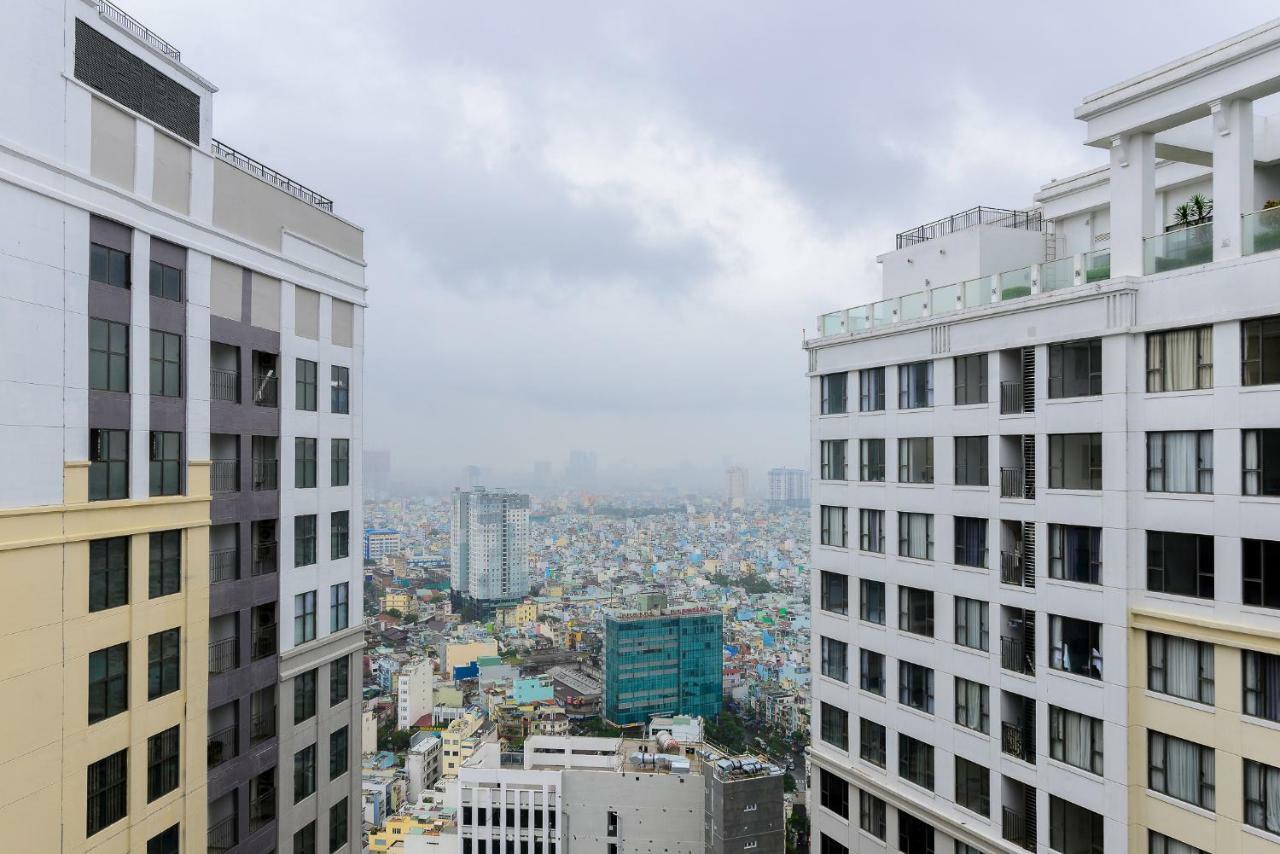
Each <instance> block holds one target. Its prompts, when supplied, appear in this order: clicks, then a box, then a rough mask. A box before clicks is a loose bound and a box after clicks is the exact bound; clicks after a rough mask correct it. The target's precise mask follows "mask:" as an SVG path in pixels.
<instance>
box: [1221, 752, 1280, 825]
mask: <svg viewBox="0 0 1280 854" xmlns="http://www.w3.org/2000/svg"><path fill="white" fill-rule="evenodd" d="M1201 749H1202V750H1205V749H1207V748H1201ZM1277 804H1280V768H1276V767H1274V766H1271V765H1264V764H1263V763H1261V762H1255V761H1254V760H1252V759H1246V760H1244V821H1245V824H1247V825H1249V826H1250V827H1257V828H1259V829H1261V830H1266V831H1270V832H1271V833H1280V807H1278V806H1277Z"/></svg>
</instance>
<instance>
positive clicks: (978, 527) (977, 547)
mask: <svg viewBox="0 0 1280 854" xmlns="http://www.w3.org/2000/svg"><path fill="white" fill-rule="evenodd" d="M956 563H958V564H959V565H960V566H978V567H983V566H986V565H987V520H986V519H973V518H970V517H968V516H957V517H956Z"/></svg>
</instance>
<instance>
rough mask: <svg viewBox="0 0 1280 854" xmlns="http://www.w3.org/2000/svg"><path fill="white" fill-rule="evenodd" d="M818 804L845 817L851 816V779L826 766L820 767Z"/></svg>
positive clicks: (834, 813)
mask: <svg viewBox="0 0 1280 854" xmlns="http://www.w3.org/2000/svg"><path fill="white" fill-rule="evenodd" d="M818 804H819V806H821V807H822V808H823V809H825V810H827V811H828V812H830V813H832V814H833V815H836V816H839V817H840V818H843V819H846V820H847V819H848V818H849V781H848V780H846V779H844V778H843V777H841V776H840V775H839V774H832V773H831V772H830V771H828V770H827V769H826V768H819V769H818Z"/></svg>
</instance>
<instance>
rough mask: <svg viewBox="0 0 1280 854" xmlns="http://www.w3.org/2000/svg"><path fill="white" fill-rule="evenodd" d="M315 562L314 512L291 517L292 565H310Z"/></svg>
mask: <svg viewBox="0 0 1280 854" xmlns="http://www.w3.org/2000/svg"><path fill="white" fill-rule="evenodd" d="M315 562H316V517H315V514H311V515H307V516H294V517H293V565H294V566H310V565H311V564H313V563H315Z"/></svg>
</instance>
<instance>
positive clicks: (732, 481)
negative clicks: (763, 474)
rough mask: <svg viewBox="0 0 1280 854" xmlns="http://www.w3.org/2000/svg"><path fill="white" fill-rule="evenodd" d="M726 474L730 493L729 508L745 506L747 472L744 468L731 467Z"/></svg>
mask: <svg viewBox="0 0 1280 854" xmlns="http://www.w3.org/2000/svg"><path fill="white" fill-rule="evenodd" d="M724 474H725V479H726V482H727V486H728V491H729V506H730V507H742V506H744V505H745V504H746V503H747V478H748V473H747V470H746V469H745V468H743V467H742V466H730V467H729V469H728V471H726V472H725V473H724Z"/></svg>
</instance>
